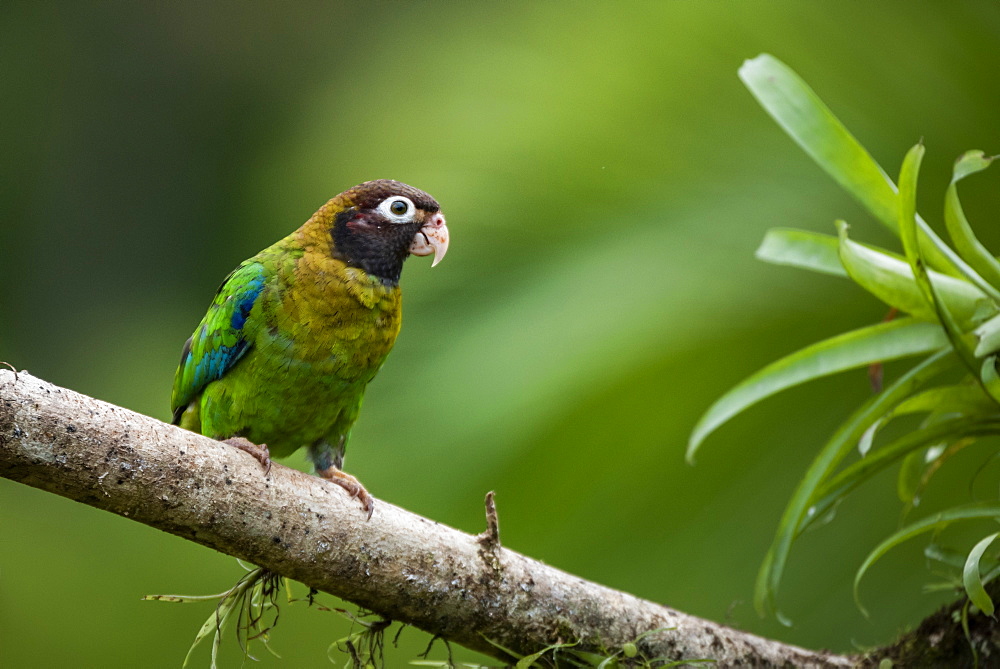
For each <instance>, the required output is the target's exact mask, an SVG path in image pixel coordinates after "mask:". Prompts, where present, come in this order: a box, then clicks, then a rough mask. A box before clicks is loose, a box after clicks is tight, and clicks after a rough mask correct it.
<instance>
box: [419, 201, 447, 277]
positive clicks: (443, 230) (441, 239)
mask: <svg viewBox="0 0 1000 669" xmlns="http://www.w3.org/2000/svg"><path fill="white" fill-rule="evenodd" d="M447 252H448V226H447V225H445V222H444V214H442V213H441V212H438V213H436V214H434V215H433V216H431V217H430V219H429V220H428V221H427V222H426V223H424V225H423V227H422V228H420V230H418V231H417V234H416V236H415V237H414V238H413V243H412V244H410V253H412V254H413V255H415V256H429V255H430V254H432V253H433V254H434V262H432V263H431V267H434V265H437V264H438V263H439V262H441V259H442V258H444V254H445V253H447Z"/></svg>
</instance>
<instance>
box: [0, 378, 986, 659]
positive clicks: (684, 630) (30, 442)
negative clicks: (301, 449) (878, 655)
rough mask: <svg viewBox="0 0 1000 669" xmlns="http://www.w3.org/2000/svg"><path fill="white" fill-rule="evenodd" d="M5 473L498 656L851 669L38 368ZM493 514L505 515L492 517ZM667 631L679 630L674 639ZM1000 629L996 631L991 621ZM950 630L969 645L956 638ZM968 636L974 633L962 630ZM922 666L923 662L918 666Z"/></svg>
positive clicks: (7, 425) (11, 437) (2, 455)
mask: <svg viewBox="0 0 1000 669" xmlns="http://www.w3.org/2000/svg"><path fill="white" fill-rule="evenodd" d="M0 476H3V477H5V478H9V479H11V480H14V481H19V482H21V483H24V484H26V485H30V486H34V487H36V488H41V489H43V490H47V491H49V492H53V493H56V494H59V495H62V496H65V497H68V498H70V499H73V500H76V501H79V502H84V503H86V504H89V505H91V506H95V507H98V508H101V509H105V510H107V511H111V512H113V513H117V514H119V515H122V516H126V517H128V518H131V519H133V520H136V521H139V522H141V523H145V524H147V525H150V526H152V527H156V528H158V529H161V530H164V531H166V532H170V533H172V534H176V535H178V536H181V537H184V538H186V539H190V540H191V541H195V542H197V543H200V544H203V545H205V546H209V547H211V548H214V549H216V550H219V551H221V552H224V553H227V554H229V555H233V556H236V557H239V558H242V559H244V560H247V561H249V562H252V563H254V564H257V565H260V566H262V567H266V568H268V569H271V570H272V571H275V572H278V573H280V574H283V575H285V576H288V577H290V578H293V579H295V580H298V581H301V582H302V583H305V584H306V585H309V586H312V587H314V588H316V589H318V590H322V591H325V592H329V593H331V594H333V595H336V596H338V597H342V598H344V599H346V600H349V601H352V602H354V603H356V604H358V605H360V606H362V607H364V608H366V609H369V610H371V611H374V612H377V613H379V614H381V615H383V616H385V617H387V618H391V619H393V620H399V621H404V622H407V623H410V624H412V625H415V626H417V627H419V628H421V629H424V630H426V631H428V632H430V633H432V634H435V635H438V636H440V637H443V638H445V639H448V640H450V641H454V642H457V643H459V644H462V645H464V646H467V647H469V648H473V649H476V650H479V651H481V652H483V653H486V654H488V655H492V656H494V657H499V658H500V659H509V658H505V657H504V656H503V653H502V652H501V651H499V650H498V649H497V648H496V647H495V646H493V645H491V644H490V643H488V642H487V641H486V639H490V640H492V641H495V642H496V643H498V644H500V645H502V646H504V647H506V648H509V649H512V650H514V651H515V652H518V653H520V654H530V653H533V652H535V651H538V650H540V649H541V648H544V647H546V646H548V645H550V644H553V643H556V642H570V641H579V642H580V643H579V644H578V645H577V646H575V649H576V650H585V651H590V652H599V653H607V652H614V651H616V650H618V649H620V648H621V647H622V645H623V644H626V643H629V642H632V641H634V640H635V639H637V638H638V637H640V635H643V634H644V633H646V632H649V631H650V630H657V629H661V630H663V631H659V632H655V633H653V634H649V635H648V636H645V637H643V638H642V639H641V640H640V641H639V642H638V644H637V650H638V651H639V653H640V654H641V655H644V656H645V657H648V658H654V657H666V658H673V659H683V658H688V659H694V658H711V659H714V660H715V661H716V662H717V666H726V667H731V666H740V667H746V666H767V667H772V666H789V667H792V666H794V667H843V666H852V665H854V664H856V663H858V662H859V661H863V660H861V659H860V658H856V657H847V656H838V655H832V654H828V653H823V652H812V651H808V650H804V649H801V648H797V647H794V646H789V645H786V644H782V643H779V642H776V641H771V640H767V639H763V638H760V637H757V636H754V635H751V634H747V633H744V632H740V631H737V630H733V629H730V628H727V627H724V626H722V625H719V624H717V623H713V622H710V621H707V620H703V619H700V618H696V617H694V616H690V615H687V614H685V613H682V612H679V611H675V610H673V609H670V608H667V607H664V606H661V605H659V604H654V603H652V602H649V601H645V600H642V599H639V598H637V597H634V596H632V595H629V594H626V593H623V592H619V591H616V590H612V589H610V588H606V587H604V586H601V585H598V584H595V583H590V582H587V581H584V580H582V579H579V578H577V577H575V576H572V575H570V574H567V573H565V572H563V571H560V570H558V569H555V568H553V567H549V566H547V565H544V564H541V563H539V562H537V561H535V560H532V559H530V558H528V557H525V556H523V555H520V554H518V553H515V552H514V551H510V550H507V549H505V548H503V547H502V546H500V545H499V542H498V536H497V534H496V529H495V525H493V524H492V523H491V527H490V528H489V529H488V531H487V532H484V533H483V534H481V535H479V536H470V535H467V534H464V533H462V532H459V531H458V530H455V529H452V528H450V527H446V526H444V525H441V524H438V523H435V522H434V521H431V520H428V519H426V518H422V517H420V516H417V515H415V514H412V513H410V512H408V511H405V510H403V509H400V508H397V507H395V506H392V505H391V504H388V503H386V502H382V501H379V502H378V503H377V504H376V507H375V515H374V516H373V517H372V519H371V520H370V521H368V522H366V521H365V517H364V514H363V513H362V512H361V510H360V508H359V506H358V503H357V501H356V500H352V499H349V498H348V497H347V495H346V494H345V493H344V491H343V490H342V489H341V488H339V487H337V486H333V485H330V484H329V483H327V482H325V481H323V480H321V479H319V478H317V477H315V476H309V475H307V474H303V473H301V472H298V471H295V470H293V469H289V468H287V467H282V466H280V465H275V466H274V467H272V469H271V473H270V475H268V476H266V477H265V476H264V474H263V472H262V470H261V466H260V464H259V463H258V462H257V461H256V460H254V459H253V458H251V457H250V456H248V455H247V454H246V453H243V452H242V451H239V450H237V449H235V448H233V447H230V446H227V445H225V444H222V443H218V442H215V441H212V440H211V439H207V438H205V437H202V436H200V435H196V434H193V433H191V432H186V431H184V430H181V429H179V428H177V427H173V426H170V425H166V424H164V423H161V422H160V421H158V420H155V419H153V418H149V417H147V416H143V415H141V414H137V413H134V412H132V411H129V410H127V409H123V408H121V407H117V406H114V405H111V404H107V403H105V402H101V401H99V400H95V399H92V398H90V397H87V396H84V395H80V394H79V393H76V392H73V391H71V390H67V389H64V388H59V387H57V386H54V385H52V384H49V383H46V382H44V381H41V380H40V379H37V378H34V377H32V376H30V375H28V374H26V373H23V372H21V373H19V374H17V375H16V376H15V374H14V373H13V372H8V371H6V370H0ZM494 517H495V516H494ZM663 628H669V629H663ZM992 634H993V635H994V638H995V635H996V626H995V624H994V625H993V626H992ZM951 636H955V635H954V633H952V635H951ZM958 636H959V638H961V631H960V630H959V632H958ZM908 666H909V665H908Z"/></svg>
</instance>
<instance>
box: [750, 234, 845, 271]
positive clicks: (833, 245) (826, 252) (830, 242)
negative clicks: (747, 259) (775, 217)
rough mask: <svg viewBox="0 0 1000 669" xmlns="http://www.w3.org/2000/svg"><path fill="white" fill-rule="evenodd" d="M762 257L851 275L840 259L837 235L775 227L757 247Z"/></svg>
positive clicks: (781, 262)
mask: <svg viewBox="0 0 1000 669" xmlns="http://www.w3.org/2000/svg"><path fill="white" fill-rule="evenodd" d="M756 256H757V258H758V259H759V260H763V261H764V262H769V263H772V264H775V265H790V266H792V267H799V268H801V269H808V270H812V271H814V272H820V273H822V274H832V275H834V276H847V272H846V271H845V270H844V266H843V265H842V264H841V263H840V253H839V251H838V242H837V238H836V237H833V236H831V235H824V234H822V233H819V232H808V231H806V230H796V229H794V228H772V229H770V230H768V231H767V234H766V235H764V241H762V242H761V243H760V246H759V247H758V248H757V253H756Z"/></svg>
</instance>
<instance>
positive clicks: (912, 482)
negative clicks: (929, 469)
mask: <svg viewBox="0 0 1000 669" xmlns="http://www.w3.org/2000/svg"><path fill="white" fill-rule="evenodd" d="M923 474H924V454H923V453H921V452H920V451H914V452H913V453H910V454H909V455H907V456H906V457H905V458H903V464H902V465H901V466H900V467H899V474H898V475H897V476H896V495H897V496H898V497H899V501H901V502H902V503H903V504H909V505H911V506H916V505H917V504H918V500H917V492H918V491H919V490H920V481H921V479H922V478H923Z"/></svg>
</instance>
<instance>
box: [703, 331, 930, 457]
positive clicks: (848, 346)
mask: <svg viewBox="0 0 1000 669" xmlns="http://www.w3.org/2000/svg"><path fill="white" fill-rule="evenodd" d="M947 345H948V339H947V337H945V335H944V332H943V331H942V330H941V328H940V327H939V326H937V325H936V324H933V323H924V322H921V321H918V320H915V319H913V318H902V319H898V320H895V321H889V322H888V323H879V324H877V325H870V326H868V327H864V328H861V329H859V330H854V331H852V332H847V333H845V334H841V335H838V336H836V337H831V338H830V339H826V340H824V341H821V342H818V343H816V344H813V345H812V346H807V347H806V348H804V349H802V350H800V351H798V352H796V353H793V354H791V355H789V356H786V357H784V358H782V359H781V360H778V361H777V362H773V363H771V364H770V365H768V366H767V367H765V368H763V369H761V370H760V371H758V372H757V373H756V374H753V375H751V376H750V377H748V378H747V379H745V380H744V381H743V382H742V383H740V384H738V385H736V386H735V387H734V388H732V389H731V390H730V391H729V392H727V393H726V394H725V395H723V396H722V397H720V398H719V399H718V400H717V401H716V402H715V404H713V405H712V406H711V407H710V408H709V409H708V411H707V412H705V415H704V416H702V417H701V420H700V421H698V424H697V425H696V426H695V428H694V430H693V431H692V434H691V439H690V441H689V443H688V449H687V459H688V461H689V462H692V461H693V460H694V455H695V452H696V451H697V450H698V447H699V446H700V445H701V443H702V442H703V441H704V440H705V437H707V436H708V435H709V434H711V433H712V432H713V431H714V430H715V429H716V428H718V427H719V426H720V425H722V424H723V423H725V422H726V421H728V420H729V419H730V418H732V417H733V416H735V415H736V414H738V413H740V412H741V411H743V410H744V409H746V408H747V407H750V406H752V405H754V404H756V403H757V402H759V401H761V400H762V399H764V398H766V397H770V396H771V395H774V394H775V393H777V392H780V391H782V390H785V389H786V388H791V387H793V386H796V385H799V384H801V383H805V382H806V381H811V380H813V379H818V378H822V377H824V376H829V375H831V374H836V373H837V372H843V371H846V370H848V369H854V368H856V367H864V366H866V365H870V364H872V363H875V362H880V361H886V360H896V359H898V358H905V357H907V356H911V355H919V354H921V353H930V352H931V351H935V350H938V349H940V348H942V347H945V346H947Z"/></svg>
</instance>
